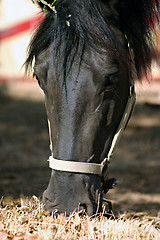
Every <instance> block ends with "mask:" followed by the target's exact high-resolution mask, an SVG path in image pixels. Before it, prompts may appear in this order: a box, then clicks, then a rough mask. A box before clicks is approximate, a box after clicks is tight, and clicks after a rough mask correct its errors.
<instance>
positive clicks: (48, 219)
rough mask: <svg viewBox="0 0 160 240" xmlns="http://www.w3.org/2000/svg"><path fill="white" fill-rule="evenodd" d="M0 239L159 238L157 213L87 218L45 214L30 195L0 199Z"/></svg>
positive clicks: (159, 222) (38, 202)
mask: <svg viewBox="0 0 160 240" xmlns="http://www.w3.org/2000/svg"><path fill="white" fill-rule="evenodd" d="M0 204H1V206H0V239H1V240H7V239H15V240H20V239H24V240H50V239H67V240H71V239H103V240H105V239H107V240H108V239H113V240H114V239H115V240H117V239H121V240H122V239H124V240H131V239H136V240H138V239H148V240H150V239H156V240H158V239H160V217H159V216H157V217H152V218H151V217H147V216H141V217H138V218H135V217H133V216H132V217H128V216H127V215H126V214H124V215H123V216H119V217H118V218H115V219H107V218H106V217H104V216H100V217H99V218H98V217H97V218H90V217H88V216H85V217H80V216H79V215H78V213H73V214H72V215H71V216H70V217H68V218H67V217H65V216H64V215H59V216H58V217H57V218H56V217H55V218H54V217H52V216H49V214H48V212H46V211H45V210H44V209H43V205H42V203H41V201H40V200H39V199H38V198H37V197H35V196H33V197H32V198H31V199H23V200H22V199H21V200H20V201H16V203H12V204H11V203H10V204H9V205H7V204H6V203H3V199H2V200H1V202H0Z"/></svg>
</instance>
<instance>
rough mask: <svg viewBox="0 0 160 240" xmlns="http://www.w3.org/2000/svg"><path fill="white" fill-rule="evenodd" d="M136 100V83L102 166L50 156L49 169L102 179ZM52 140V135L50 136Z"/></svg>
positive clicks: (131, 89) (131, 85)
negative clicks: (97, 176)
mask: <svg viewBox="0 0 160 240" xmlns="http://www.w3.org/2000/svg"><path fill="white" fill-rule="evenodd" d="M135 100H136V94H135V90H134V83H131V84H130V92H129V96H128V101H127V104H126V107H125V110H124V113H123V116H122V119H121V121H120V124H119V126H118V129H117V131H116V133H115V135H114V137H113V140H112V144H111V147H110V150H109V152H108V156H107V157H106V158H105V159H104V160H103V161H102V163H101V164H97V163H88V162H76V161H68V160H61V159H56V158H54V157H53V156H50V157H49V160H48V161H49V167H50V168H52V169H53V170H58V171H64V172H74V173H87V174H96V175H99V176H100V177H102V176H103V174H102V173H103V169H104V166H105V165H108V164H109V161H110V159H111V158H112V155H113V152H114V150H115V147H116V146H117V144H118V142H119V140H120V137H121V135H122V132H123V130H124V129H125V127H126V125H127V123H128V120H129V118H130V115H131V113H132V110H133V107H134V104H135ZM48 122H49V121H48ZM49 133H50V122H49ZM50 140H51V134H50ZM51 145H52V144H51Z"/></svg>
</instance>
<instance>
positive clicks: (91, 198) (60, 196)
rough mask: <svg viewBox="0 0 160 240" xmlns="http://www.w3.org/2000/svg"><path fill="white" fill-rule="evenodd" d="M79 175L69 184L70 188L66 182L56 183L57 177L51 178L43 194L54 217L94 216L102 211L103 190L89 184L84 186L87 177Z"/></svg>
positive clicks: (46, 207) (47, 208)
mask: <svg viewBox="0 0 160 240" xmlns="http://www.w3.org/2000/svg"><path fill="white" fill-rule="evenodd" d="M75 175H76V174H75ZM79 175H80V174H79ZM79 175H76V176H73V179H71V181H70V182H68V188H67V187H66V184H65V182H63V181H61V184H60V181H59V179H58V180H57V181H56V179H55V178H54V177H55V176H53V175H52V176H51V179H50V183H49V185H48V188H47V189H46V190H45V191H44V193H43V204H44V206H45V209H46V210H48V211H49V212H50V213H51V214H53V215H55V214H56V215H57V214H61V213H64V214H65V215H66V216H69V215H70V214H72V213H73V212H79V213H80V214H84V213H85V214H87V215H88V216H93V215H95V214H96V213H99V212H101V211H102V193H101V189H100V190H99V188H98V185H96V186H95V185H93V184H92V185H90V184H89V182H87V184H84V182H85V181H86V178H85V176H84V175H83V176H79ZM76 178H77V180H76ZM87 179H88V176H87ZM53 183H54V184H53ZM86 185H87V187H86ZM99 187H100V186H99Z"/></svg>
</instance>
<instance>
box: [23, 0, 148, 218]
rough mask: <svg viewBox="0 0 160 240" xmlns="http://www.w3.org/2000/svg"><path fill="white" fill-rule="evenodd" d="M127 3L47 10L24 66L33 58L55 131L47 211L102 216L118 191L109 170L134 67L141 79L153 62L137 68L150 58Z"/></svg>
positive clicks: (92, 2)
mask: <svg viewBox="0 0 160 240" xmlns="http://www.w3.org/2000/svg"><path fill="white" fill-rule="evenodd" d="M52 2H53V1H48V4H51V3H52ZM122 2H123V4H125V3H124V2H125V1H122ZM140 2H142V3H143V2H144V1H143V0H141V1H140ZM129 3H130V4H131V1H129ZM123 4H122V3H121V4H120V2H119V1H118V0H116V1H115V0H110V1H109V0H108V1H102V0H101V1H97V0H77V1H69V0H63V1H62V0H61V1H56V5H55V8H54V11H53V9H51V5H48V6H47V10H48V13H47V14H46V16H45V18H44V20H43V21H42V23H41V24H40V27H39V28H38V30H37V32H36V34H35V36H34V38H33V39H32V42H31V44H30V50H29V56H28V59H27V64H30V63H31V62H32V60H33V58H34V57H35V64H34V75H35V76H36V78H37V80H38V82H39V85H40V87H41V88H42V90H43V91H44V94H45V104H46V111H47V116H48V122H49V129H50V140H51V157H50V160H49V161H50V167H51V168H52V172H51V178H50V182H49V185H48V188H47V189H46V190H45V192H44V194H43V202H44V204H45V207H46V208H47V209H48V210H49V211H50V212H54V211H57V212H58V213H64V212H65V213H66V214H67V215H69V214H70V213H72V212H73V211H74V210H84V211H85V212H86V213H87V214H88V215H93V214H95V213H96V212H100V211H102V203H103V192H107V190H108V189H109V188H110V187H112V185H114V180H113V181H111V182H109V181H108V179H107V168H108V162H109V160H110V158H111V157H112V155H113V150H114V148H115V145H116V143H117V141H118V139H119V137H120V135H121V132H122V130H123V129H124V128H125V126H126V124H127V122H128V120H129V117H130V113H131V111H132V107H133V104H134V87H133V78H132V71H133V67H134V66H135V68H136V70H137V73H139V75H140V72H141V71H142V69H143V70H144V69H146V68H147V66H148V65H149V63H150V59H149V58H148V59H147V61H148V62H146V65H145V63H144V62H143V64H141V66H139V64H138V61H139V63H141V62H142V57H145V51H143V53H144V54H143V56H142V57H141V59H139V58H138V57H137V52H136V51H137V48H136V46H135V47H134V41H133V37H134V36H133V37H132V36H131V33H130V34H129V30H128V28H127V27H128V25H127V24H126V23H125V21H126V19H125V21H123V19H124V17H125V16H123V17H121V15H123V14H126V12H124V11H125V10H124V9H125V8H126V6H124V7H123ZM137 6H139V5H137ZM143 6H144V4H143ZM151 6H152V9H153V3H152V5H151ZM41 7H43V4H42V3H41ZM52 7H53V6H52ZM140 8H141V7H140ZM135 10H136V6H135ZM150 12H151V13H152V12H153V11H150ZM122 13H123V14H122ZM127 14H128V13H127ZM133 15H134V14H133ZM150 15H151V14H150ZM129 20H130V21H132V19H131V18H129ZM143 22H144V19H143ZM125 24H126V25H125ZM125 26H126V28H125ZM130 32H131V31H130ZM133 35H134V34H133ZM143 35H145V32H144V33H143ZM141 37H142V36H141ZM129 43H131V47H130V46H129ZM142 44H143V46H144V48H145V49H148V50H149V49H150V48H149V46H147V43H146V41H144V42H143V43H142ZM143 50H144V49H143ZM148 52H149V51H148ZM141 53H142V51H141ZM133 62H134V63H135V64H133ZM133 65H134V66H133ZM137 66H138V67H137ZM110 183H111V184H110ZM110 185H111V186H110Z"/></svg>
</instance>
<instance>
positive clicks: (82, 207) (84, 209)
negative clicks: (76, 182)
mask: <svg viewBox="0 0 160 240" xmlns="http://www.w3.org/2000/svg"><path fill="white" fill-rule="evenodd" d="M79 212H80V214H82V215H83V214H86V213H87V204H85V203H80V204H79Z"/></svg>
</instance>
